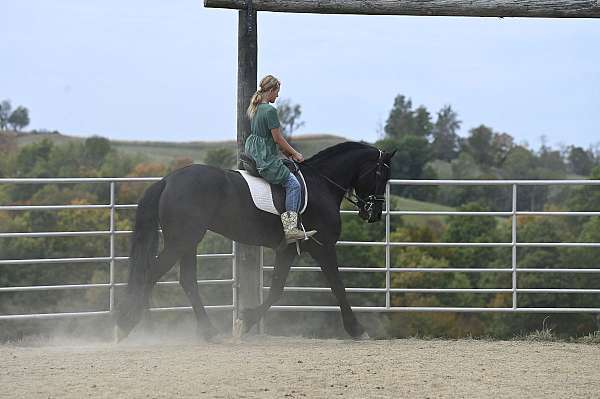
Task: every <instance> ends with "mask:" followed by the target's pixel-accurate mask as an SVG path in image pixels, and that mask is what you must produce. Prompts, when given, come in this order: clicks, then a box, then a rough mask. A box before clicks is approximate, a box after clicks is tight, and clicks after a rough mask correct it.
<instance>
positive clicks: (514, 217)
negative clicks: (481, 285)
mask: <svg viewBox="0 0 600 399" xmlns="http://www.w3.org/2000/svg"><path fill="white" fill-rule="evenodd" d="M512 308H513V309H516V308H517V185H516V184H513V185H512Z"/></svg>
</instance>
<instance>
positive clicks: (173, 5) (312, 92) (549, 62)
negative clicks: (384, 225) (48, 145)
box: [0, 0, 600, 148]
mask: <svg viewBox="0 0 600 399" xmlns="http://www.w3.org/2000/svg"><path fill="white" fill-rule="evenodd" d="M0 5H1V8H0V9H2V14H3V17H2V23H1V24H0V38H1V39H0V54H2V57H1V58H0V100H3V99H9V100H10V101H11V102H12V104H13V108H14V107H16V106H18V105H22V106H25V107H27V108H28V109H29V111H30V117H31V124H30V127H29V128H31V129H48V130H58V131H60V132H62V133H64V134H70V135H77V136H91V135H101V136H104V137H108V138H111V139H122V140H156V141H179V142H181V141H205V140H233V139H235V137H236V91H237V82H236V79H237V24H238V12H237V11H235V10H219V9H208V8H204V6H203V1H202V0H169V1H165V0H160V1H159V0H144V1H141V0H127V1H116V0H102V1H99V0H86V1H81V0H52V1H47V0H18V1H12V0H0ZM599 44H600V21H598V20H592V19H577V20H575V19H523V18H503V19H500V18H457V17H408V16H350V15H317V14H284V13H259V16H258V52H259V54H258V73H259V79H260V77H262V76H263V75H265V74H273V75H275V76H277V77H278V78H279V79H280V80H281V81H282V83H283V84H282V89H281V92H280V97H281V98H288V99H290V100H291V101H292V102H293V103H297V104H300V105H301V107H302V118H301V119H302V120H303V121H305V125H304V127H303V128H301V129H300V130H298V131H297V132H296V133H295V134H312V133H328V134H336V135H341V136H344V137H346V138H348V139H353V140H366V141H370V142H373V141H375V140H377V139H378V138H380V137H381V135H382V128H383V126H384V125H385V121H386V119H387V117H388V115H389V111H390V109H391V107H392V104H393V101H394V98H395V96H397V95H399V94H402V95H404V96H406V97H408V98H410V99H411V100H412V103H413V106H414V107H415V108H416V107H417V106H420V105H423V106H425V107H426V108H427V109H428V110H429V111H430V112H431V114H432V116H433V117H434V118H435V115H436V114H437V112H438V111H439V110H440V109H441V108H442V107H443V106H444V105H451V106H452V108H453V109H454V110H455V111H456V112H457V113H458V117H459V119H460V120H461V121H462V127H461V130H460V132H459V134H460V135H461V136H465V137H466V136H467V135H468V131H469V129H472V128H474V127H476V126H479V125H481V124H485V125H487V126H489V127H491V128H492V129H494V131H497V132H503V133H509V134H511V135H512V136H513V137H515V140H516V142H517V143H521V144H524V143H528V144H529V146H530V147H532V148H537V147H539V145H540V143H541V137H542V136H544V137H545V141H546V143H547V144H548V145H551V146H553V147H559V146H561V145H578V146H582V147H584V148H587V147H588V146H590V145H594V144H596V143H599V142H600V123H599V122H600V121H599V119H600V51H599V50H600V46H599Z"/></svg>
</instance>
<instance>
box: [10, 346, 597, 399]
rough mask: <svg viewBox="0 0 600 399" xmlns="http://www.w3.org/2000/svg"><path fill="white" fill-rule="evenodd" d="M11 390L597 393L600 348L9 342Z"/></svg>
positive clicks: (76, 394)
mask: <svg viewBox="0 0 600 399" xmlns="http://www.w3.org/2000/svg"><path fill="white" fill-rule="evenodd" d="M0 397H2V398H87V397H93V398H111V399H114V398H332V397H344V398H475V397H481V398H489V397H492V398H498V397H500V398H517V397H518V398H567V397H568V398H575V397H576V398H598V397H600V345H598V344H595V345H594V344H574V343H539V342H526V341H480V340H456V341H453V340H419V339H401V340H382V341H359V342H355V341H351V340H316V339H314V340H312V339H303V338H278V337H265V336H263V337H253V338H249V339H247V340H245V342H242V343H231V342H229V343H220V344H205V343H193V344H185V343H182V342H178V343H168V344H164V343H160V342H127V343H122V344H119V345H116V344H110V343H96V344H93V343H81V342H65V341H63V342H53V341H50V342H46V343H37V344H29V345H24V344H21V345H4V346H0Z"/></svg>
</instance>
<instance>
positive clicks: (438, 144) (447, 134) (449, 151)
mask: <svg viewBox="0 0 600 399" xmlns="http://www.w3.org/2000/svg"><path fill="white" fill-rule="evenodd" d="M461 123H462V122H461V121H460V120H458V114H457V113H456V112H454V110H453V109H452V107H451V106H450V105H446V106H444V107H443V108H442V109H441V110H440V111H439V112H438V114H437V120H436V121H435V124H434V125H433V128H432V134H433V143H432V148H433V156H434V157H435V158H436V159H442V160H444V161H452V160H453V159H455V158H456V157H458V134H457V131H458V129H460V124H461Z"/></svg>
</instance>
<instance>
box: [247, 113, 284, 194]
mask: <svg viewBox="0 0 600 399" xmlns="http://www.w3.org/2000/svg"><path fill="white" fill-rule="evenodd" d="M279 126H280V125H279V118H278V117H277V109H275V107H273V106H272V105H270V104H263V103H261V104H259V105H258V107H257V108H256V113H255V114H254V117H253V118H252V122H251V128H252V130H251V134H250V135H249V136H248V138H247V139H246V143H245V145H244V149H245V152H246V154H247V155H249V156H251V157H252V158H253V159H254V160H255V161H256V169H258V173H259V174H260V175H261V176H262V177H263V178H264V179H265V180H266V181H268V182H269V183H273V184H281V183H283V182H284V181H286V180H287V179H288V177H289V175H290V171H289V169H288V168H287V167H286V166H285V165H284V164H283V162H282V161H281V159H280V158H279V149H278V148H277V144H276V143H275V140H273V135H272V134H271V129H276V128H278V127H279Z"/></svg>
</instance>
